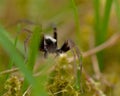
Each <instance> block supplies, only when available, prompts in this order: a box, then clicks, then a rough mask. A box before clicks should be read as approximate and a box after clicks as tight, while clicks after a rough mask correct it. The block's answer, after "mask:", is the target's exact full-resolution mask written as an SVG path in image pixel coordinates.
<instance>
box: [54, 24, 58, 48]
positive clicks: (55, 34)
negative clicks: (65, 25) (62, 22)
mask: <svg viewBox="0 0 120 96" xmlns="http://www.w3.org/2000/svg"><path fill="white" fill-rule="evenodd" d="M53 38H54V39H56V47H57V28H56V27H55V26H53Z"/></svg>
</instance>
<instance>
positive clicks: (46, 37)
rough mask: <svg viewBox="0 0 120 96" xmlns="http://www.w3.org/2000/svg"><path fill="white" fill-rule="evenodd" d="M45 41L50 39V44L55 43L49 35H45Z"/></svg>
mask: <svg viewBox="0 0 120 96" xmlns="http://www.w3.org/2000/svg"><path fill="white" fill-rule="evenodd" d="M45 39H50V40H51V41H52V42H54V43H55V42H57V41H56V39H54V38H53V37H51V36H49V35H45Z"/></svg>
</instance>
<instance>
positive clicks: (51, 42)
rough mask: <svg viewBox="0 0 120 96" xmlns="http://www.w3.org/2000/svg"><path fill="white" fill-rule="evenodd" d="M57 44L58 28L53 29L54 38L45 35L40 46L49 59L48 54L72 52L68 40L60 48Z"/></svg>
mask: <svg viewBox="0 0 120 96" xmlns="http://www.w3.org/2000/svg"><path fill="white" fill-rule="evenodd" d="M57 43H58V41H57V28H56V27H53V37H52V36H49V35H43V37H42V39H41V42H40V45H39V49H40V51H42V52H44V57H47V56H48V53H56V55H59V54H61V53H65V52H67V51H69V50H70V46H69V40H66V41H65V42H64V43H63V45H62V46H61V47H60V48H58V46H57Z"/></svg>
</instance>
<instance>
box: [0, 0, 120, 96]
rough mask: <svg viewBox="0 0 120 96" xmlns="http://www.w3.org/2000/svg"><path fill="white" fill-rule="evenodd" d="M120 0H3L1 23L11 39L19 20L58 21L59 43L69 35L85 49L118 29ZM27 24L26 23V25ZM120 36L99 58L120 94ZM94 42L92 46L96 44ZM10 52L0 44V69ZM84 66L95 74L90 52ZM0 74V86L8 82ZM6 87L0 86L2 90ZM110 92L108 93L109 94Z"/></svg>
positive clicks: (46, 23) (5, 66) (0, 0)
mask: <svg viewBox="0 0 120 96" xmlns="http://www.w3.org/2000/svg"><path fill="white" fill-rule="evenodd" d="M119 1H120V0H0V24H1V25H2V26H3V27H4V28H5V30H7V31H8V34H10V36H11V39H13V40H14V39H15V36H16V30H17V29H16V27H17V25H16V23H15V22H17V21H19V20H22V19H24V20H30V21H32V22H37V23H40V24H41V25H42V28H43V29H46V30H45V31H44V32H43V33H44V34H48V33H49V34H52V30H47V28H49V27H50V26H51V24H56V25H57V31H58V46H59V47H60V46H61V45H62V44H63V42H64V41H65V40H66V39H69V38H71V39H73V40H74V42H75V43H76V45H77V46H78V47H79V48H80V49H81V51H82V52H86V51H88V50H90V49H91V47H90V46H91V39H93V38H94V39H95V40H94V41H92V43H95V46H98V45H100V44H102V43H104V42H105V41H106V40H108V39H109V38H110V37H111V36H112V35H113V34H115V33H116V32H119V31H120V30H119V27H120V10H119V9H120V8H119V5H120V2H119ZM23 27H24V26H23ZM25 38H26V36H25V35H24V34H22V35H20V38H19V41H20V42H21V44H22V47H20V50H22V52H23V53H24V48H23V42H24V39H25ZM119 43H120V40H119V41H118V42H117V43H116V44H115V45H114V46H112V47H108V48H107V49H105V50H103V51H102V52H99V53H98V54H97V60H98V64H99V69H100V71H101V72H102V75H103V76H104V77H105V78H106V79H107V80H108V81H109V82H110V83H112V84H113V85H114V87H113V89H112V92H113V93H112V94H113V95H110V96H119V94H120V82H119V81H120V75H119V74H120V44H119ZM95 46H93V47H95ZM8 64H9V56H8V54H7V53H6V51H5V50H4V49H3V47H2V46H1V45H0V72H1V71H3V70H7V69H8V68H9V67H8V66H9V65H8ZM83 66H84V68H85V70H86V71H87V72H88V73H89V75H90V76H94V74H95V73H94V69H93V61H92V60H91V56H89V57H87V58H83ZM4 80H5V78H4V76H3V77H2V76H0V86H3V85H2V84H3V83H4V82H5V81H4ZM2 90H3V88H2V87H0V92H2ZM106 96H107V95H106Z"/></svg>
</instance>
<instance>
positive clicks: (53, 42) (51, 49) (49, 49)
mask: <svg viewBox="0 0 120 96" xmlns="http://www.w3.org/2000/svg"><path fill="white" fill-rule="evenodd" d="M18 23H27V24H33V25H34V24H35V23H33V22H30V21H28V20H20V21H18ZM22 31H25V32H28V34H29V35H28V36H27V38H26V40H25V41H24V49H25V52H26V45H27V43H28V41H29V39H30V37H31V34H32V32H31V31H30V30H28V29H26V28H24V29H23V30H22ZM57 43H58V40H57V28H56V26H53V36H50V35H43V36H42V38H41V42H40V44H39V50H40V51H42V52H44V57H45V58H46V57H47V56H48V54H49V53H55V54H56V56H58V55H59V54H61V53H65V52H67V51H69V50H70V49H71V44H70V40H66V41H65V42H64V43H63V45H62V46H61V47H60V48H58V45H57Z"/></svg>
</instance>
